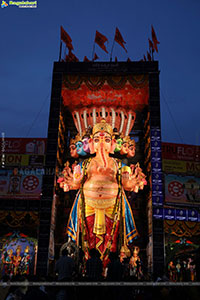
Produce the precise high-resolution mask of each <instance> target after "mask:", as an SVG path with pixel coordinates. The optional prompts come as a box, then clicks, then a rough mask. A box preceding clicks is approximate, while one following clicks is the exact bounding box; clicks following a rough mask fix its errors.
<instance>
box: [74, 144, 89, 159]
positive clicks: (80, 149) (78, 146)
mask: <svg viewBox="0 0 200 300" xmlns="http://www.w3.org/2000/svg"><path fill="white" fill-rule="evenodd" d="M76 151H77V153H78V154H79V155H82V156H85V155H86V154H87V153H86V152H85V151H84V150H83V143H82V142H81V141H78V142H77V143H76Z"/></svg>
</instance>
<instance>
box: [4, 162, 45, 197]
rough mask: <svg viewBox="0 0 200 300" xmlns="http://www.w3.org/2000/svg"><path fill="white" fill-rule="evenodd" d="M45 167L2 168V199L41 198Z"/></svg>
mask: <svg viewBox="0 0 200 300" xmlns="http://www.w3.org/2000/svg"><path fill="white" fill-rule="evenodd" d="M43 174H44V170H43V169H35V170H28V169H22V168H21V169H19V170H16V169H15V170H7V169H5V170H2V169H1V170H0V199H29V200H38V199H40V194H41V188H42V177H43Z"/></svg>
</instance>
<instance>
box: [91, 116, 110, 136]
mask: <svg viewBox="0 0 200 300" xmlns="http://www.w3.org/2000/svg"><path fill="white" fill-rule="evenodd" d="M100 131H105V132H107V133H109V134H110V135H113V129H112V126H111V125H110V124H108V123H106V121H105V120H104V119H102V120H101V122H100V123H97V124H95V125H94V126H93V129H92V134H93V135H95V133H97V132H100Z"/></svg>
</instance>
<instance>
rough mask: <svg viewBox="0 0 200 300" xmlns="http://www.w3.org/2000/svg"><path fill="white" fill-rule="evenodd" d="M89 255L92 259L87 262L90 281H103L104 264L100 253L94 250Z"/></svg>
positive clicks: (87, 274)
mask: <svg viewBox="0 0 200 300" xmlns="http://www.w3.org/2000/svg"><path fill="white" fill-rule="evenodd" d="M89 254H90V258H89V259H88V260H87V262H86V277H87V279H88V280H89V281H99V280H102V272H103V264H102V261H101V259H100V254H99V251H98V250H97V249H95V248H93V249H91V250H90V253H89Z"/></svg>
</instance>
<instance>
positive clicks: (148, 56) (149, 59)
mask: <svg viewBox="0 0 200 300" xmlns="http://www.w3.org/2000/svg"><path fill="white" fill-rule="evenodd" d="M147 58H148V61H151V60H152V59H151V55H150V53H149V51H147Z"/></svg>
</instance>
